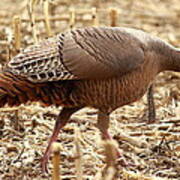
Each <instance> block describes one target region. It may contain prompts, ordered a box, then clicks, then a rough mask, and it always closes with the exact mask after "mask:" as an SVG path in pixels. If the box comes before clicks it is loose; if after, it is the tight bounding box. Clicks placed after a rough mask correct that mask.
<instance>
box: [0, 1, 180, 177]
mask: <svg viewBox="0 0 180 180" xmlns="http://www.w3.org/2000/svg"><path fill="white" fill-rule="evenodd" d="M53 2H54V5H53V4H52V5H51V6H52V16H69V8H72V7H74V8H75V10H76V11H77V12H78V11H79V9H90V8H92V7H93V6H96V7H97V8H99V9H101V10H102V12H101V11H99V13H98V17H99V23H100V25H109V24H110V18H109V16H108V11H104V10H106V9H108V8H110V7H115V8H118V9H119V14H118V22H117V25H118V26H126V27H136V28H140V29H143V30H145V31H147V32H149V33H151V34H154V35H157V36H159V37H160V38H162V39H164V40H166V41H168V42H170V43H171V44H173V45H175V46H177V47H178V46H179V44H180V31H179V29H180V21H179V19H180V0H126V1H125V0H109V1H108V0H102V1H100V0H99V1H94V0H92V1H91V0H73V1H65V0H64V1H60V0H59V1H53ZM26 3H27V2H26V1H21V0H16V1H15V0H1V1H0V42H1V41H5V40H7V36H6V35H7V34H8V33H9V32H11V31H10V30H11V28H12V24H11V22H12V17H13V16H14V15H20V16H21V18H24V19H27V18H28V13H27V8H26ZM35 16H36V18H40V17H43V12H42V2H39V3H38V4H37V5H36V7H35ZM89 16H91V15H88V14H86V15H78V18H79V19H80V18H85V19H86V18H87V19H88V18H89ZM90 25H91V23H90V22H86V21H84V22H78V21H77V22H75V27H83V26H90ZM51 26H52V27H53V33H57V32H61V31H64V30H65V29H68V28H69V22H64V21H63V22H61V21H60V22H59V21H56V22H51ZM36 28H37V32H38V38H39V39H43V38H44V37H46V31H45V28H44V24H43V23H42V22H39V23H37V27H36ZM31 32H32V29H31V26H30V23H25V22H23V23H22V47H25V46H27V44H32V43H33V38H32V33H31ZM8 49H9V48H8V47H6V45H3V43H2V44H0V57H1V64H3V63H4V62H5V61H6V60H7V59H8V58H7V57H8V55H7V52H8ZM179 82H180V75H179V74H178V73H170V72H166V73H163V74H160V75H159V76H158V77H157V78H156V81H155V83H154V86H155V94H154V96H155V103H156V110H157V121H156V123H154V124H147V123H146V122H147V120H146V118H144V119H143V118H142V116H143V114H144V111H145V110H146V108H147V106H146V105H147V102H146V96H144V97H143V98H142V99H141V100H140V101H139V102H136V103H133V104H131V105H128V106H124V107H122V108H119V109H118V110H116V111H115V112H114V113H113V114H112V116H111V127H110V132H111V134H112V135H113V137H114V139H116V141H117V142H118V147H119V149H122V151H123V154H124V156H125V158H126V159H127V161H128V162H130V163H133V164H135V166H132V167H131V166H130V167H127V168H121V167H120V166H119V165H118V163H117V164H116V166H115V172H116V175H115V177H113V178H110V177H109V178H107V179H114V180H115V179H119V180H120V179H122V180H123V179H126V180H127V179H129V180H135V179H138V180H143V179H144V180H145V179H146V180H150V179H155V180H156V179H157V180H158V179H163V180H164V179H176V180H180V83H179ZM59 110H60V108H56V107H53V106H52V107H46V108H44V107H43V106H42V105H39V104H38V103H29V104H27V105H22V106H20V107H15V108H9V107H5V108H1V109H0V179H2V180H11V179H13V180H22V179H23V180H28V179H33V180H39V179H51V171H50V172H49V174H42V172H41V168H40V158H41V157H42V154H43V152H44V150H45V148H46V146H47V142H48V138H49V136H50V135H51V133H52V130H53V126H54V122H55V118H56V116H57V114H58V112H59ZM74 119H76V121H71V122H69V124H67V125H66V127H65V128H64V129H63V131H62V132H61V134H60V135H59V142H60V143H61V145H62V147H63V150H61V178H62V179H64V180H74V179H80V177H76V169H77V167H76V165H75V164H76V163H75V160H73V158H71V157H73V156H75V155H76V148H75V147H76V143H75V142H76V140H77V139H78V143H79V146H80V148H79V149H80V151H81V154H82V156H81V160H82V171H83V179H84V180H95V179H96V180H100V177H99V174H100V173H101V171H102V169H103V168H104V166H105V157H104V149H103V145H102V142H101V141H100V135H99V131H98V130H97V129H96V127H95V123H96V112H95V110H94V109H90V108H86V109H84V110H82V111H80V112H78V113H76V114H75V115H74ZM75 130H78V131H79V136H80V137H78V138H77V133H76V135H75ZM51 168H52V165H51V163H49V169H51ZM102 179H105V177H104V178H102Z"/></svg>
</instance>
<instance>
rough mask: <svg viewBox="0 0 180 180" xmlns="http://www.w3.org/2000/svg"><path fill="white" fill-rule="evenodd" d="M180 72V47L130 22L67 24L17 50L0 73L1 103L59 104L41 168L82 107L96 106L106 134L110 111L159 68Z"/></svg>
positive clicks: (133, 96)
mask: <svg viewBox="0 0 180 180" xmlns="http://www.w3.org/2000/svg"><path fill="white" fill-rule="evenodd" d="M166 70H170V71H177V72H180V51H179V49H176V48H174V47H173V46H171V45H169V44H168V43H165V42H164V41H162V40H160V39H159V38H157V37H153V36H151V35H148V34H147V33H145V32H143V31H140V30H136V29H130V28H110V27H97V28H96V27H90V28H82V29H77V30H70V31H68V32H66V33H61V34H59V35H57V36H55V37H53V38H50V39H48V40H45V41H43V42H41V43H40V44H38V45H33V46H30V47H28V48H27V49H25V50H24V51H23V52H21V53H20V54H18V55H17V56H15V57H14V58H13V59H12V60H11V61H10V62H9V63H8V64H7V66H6V67H5V68H4V70H3V71H2V72H1V73H0V106H1V107H2V106H4V105H5V104H8V105H9V106H17V105H20V104H22V103H26V102H27V101H41V102H43V103H44V104H46V105H52V104H54V105H57V106H62V107H63V108H62V111H61V112H60V114H59V116H58V118H57V120H56V123H55V127H54V131H53V134H52V136H51V138H50V141H49V144H48V147H47V149H46V152H45V155H44V157H43V162H42V165H43V169H44V170H45V169H46V164H47V161H48V158H49V155H50V152H51V145H52V143H53V142H54V141H56V139H57V136H58V134H59V131H60V129H61V128H62V127H63V126H64V125H65V124H66V123H67V121H68V119H69V118H70V117H71V115H72V114H73V113H75V112H76V111H78V110H80V109H81V108H83V107H86V106H90V107H94V108H96V109H98V120H97V127H98V128H99V130H100V132H101V133H102V137H103V138H104V139H109V138H111V137H110V135H109V134H108V127H109V115H110V114H111V113H112V112H113V111H114V110H115V109H117V108H118V107H121V106H123V105H127V104H130V103H132V102H135V101H137V100H139V99H140V98H141V97H142V96H143V95H144V94H145V92H146V90H147V89H148V87H149V86H150V85H151V83H152V82H153V80H154V78H155V77H156V75H157V74H158V73H160V72H162V71H166Z"/></svg>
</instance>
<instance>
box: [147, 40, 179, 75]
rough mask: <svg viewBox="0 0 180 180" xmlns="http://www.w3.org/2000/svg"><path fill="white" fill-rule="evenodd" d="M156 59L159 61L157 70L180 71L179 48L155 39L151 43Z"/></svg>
mask: <svg viewBox="0 0 180 180" xmlns="http://www.w3.org/2000/svg"><path fill="white" fill-rule="evenodd" d="M151 49H152V50H153V52H154V53H153V54H154V57H155V59H156V61H158V62H160V66H159V71H160V72H162V71H176V72H180V49H178V48H175V47H173V46H171V45H170V44H168V43H166V42H164V41H162V40H156V41H153V42H152V43H151Z"/></svg>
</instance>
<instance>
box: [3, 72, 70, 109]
mask: <svg viewBox="0 0 180 180" xmlns="http://www.w3.org/2000/svg"><path fill="white" fill-rule="evenodd" d="M68 95H69V88H68V87H67V85H66V83H65V81H59V82H58V81H56V82H47V83H33V82H30V81H29V80H27V79H25V78H23V77H19V76H17V75H14V74H13V73H11V72H5V71H4V72H1V73H0V107H3V106H4V105H5V104H8V105H9V106H18V105H20V104H25V103H27V102H28V101H40V102H43V103H44V104H45V105H52V104H54V105H63V102H64V101H66V98H68Z"/></svg>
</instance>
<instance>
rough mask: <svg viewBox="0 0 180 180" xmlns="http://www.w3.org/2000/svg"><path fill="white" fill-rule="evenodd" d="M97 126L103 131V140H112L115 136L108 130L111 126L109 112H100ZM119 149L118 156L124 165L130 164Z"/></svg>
mask: <svg viewBox="0 0 180 180" xmlns="http://www.w3.org/2000/svg"><path fill="white" fill-rule="evenodd" d="M97 127H98V129H99V130H100V131H101V133H102V139H103V140H112V139H113V138H112V137H111V135H110V134H109V132H108V128H109V114H105V113H102V112H99V113H98V122H97ZM116 151H117V157H118V159H121V161H122V163H121V165H122V166H128V165H129V164H128V163H127V162H126V161H125V159H124V157H123V155H122V153H121V152H120V151H119V150H118V149H116Z"/></svg>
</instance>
